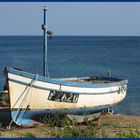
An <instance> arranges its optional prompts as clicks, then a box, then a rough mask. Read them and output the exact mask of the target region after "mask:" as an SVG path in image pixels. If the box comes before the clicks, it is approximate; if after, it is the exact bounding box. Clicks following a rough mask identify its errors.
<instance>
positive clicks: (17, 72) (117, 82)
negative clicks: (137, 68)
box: [7, 68, 128, 88]
mask: <svg viewBox="0 0 140 140" xmlns="http://www.w3.org/2000/svg"><path fill="white" fill-rule="evenodd" d="M7 71H8V72H9V73H12V74H15V75H19V76H23V77H26V78H30V79H35V77H36V74H31V73H28V72H24V71H20V70H16V69H13V68H7ZM96 78H97V79H98V80H107V81H114V82H113V83H103V84H96V83H72V82H68V81H60V80H54V79H49V78H47V77H43V76H38V78H37V80H38V81H41V82H47V83H52V84H57V85H58V84H59V85H64V86H72V87H81V88H104V87H113V86H119V85H122V84H127V83H128V80H123V79H118V78H111V77H96ZM77 79H80V78H77Z"/></svg>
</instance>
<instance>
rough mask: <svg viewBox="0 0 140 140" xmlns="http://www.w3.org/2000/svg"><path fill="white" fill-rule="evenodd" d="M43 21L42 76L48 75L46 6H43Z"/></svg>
mask: <svg viewBox="0 0 140 140" xmlns="http://www.w3.org/2000/svg"><path fill="white" fill-rule="evenodd" d="M43 11H44V23H43V25H42V29H43V76H45V77H47V76H48V77H49V72H48V65H47V6H44V9H43Z"/></svg>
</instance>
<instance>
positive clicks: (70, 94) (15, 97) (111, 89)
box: [5, 7, 128, 126]
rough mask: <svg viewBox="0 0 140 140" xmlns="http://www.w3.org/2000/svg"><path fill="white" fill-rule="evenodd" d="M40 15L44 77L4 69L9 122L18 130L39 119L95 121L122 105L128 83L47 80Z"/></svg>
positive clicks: (102, 79)
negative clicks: (53, 117)
mask: <svg viewBox="0 0 140 140" xmlns="http://www.w3.org/2000/svg"><path fill="white" fill-rule="evenodd" d="M43 11H44V24H43V25H42V29H43V31H44V36H43V37H44V54H43V55H44V59H43V61H44V62H43V63H44V65H43V66H44V68H43V69H44V75H43V76H41V75H38V74H32V73H30V72H25V71H23V70H20V69H17V68H6V69H5V74H6V77H7V78H6V79H7V80H6V81H7V85H8V93H9V99H10V110H11V116H12V121H13V122H15V123H16V124H17V125H19V126H33V125H35V124H39V123H40V122H38V121H36V120H35V119H34V118H35V117H36V116H40V115H57V114H62V115H64V114H65V115H67V116H68V117H69V118H70V119H71V120H73V121H77V122H83V121H84V119H85V116H86V117H87V118H88V119H89V120H90V119H93V118H98V117H99V116H100V114H101V112H102V111H103V110H105V109H108V108H110V107H111V106H112V105H114V104H117V103H119V102H120V101H122V100H123V99H124V98H125V96H126V93H127V83H128V80H125V79H119V78H113V77H108V76H107V77H99V76H92V77H71V78H58V79H57V78H55V79H54V78H50V77H49V76H48V75H47V33H48V32H47V27H46V21H47V20H46V13H47V7H45V8H44V9H43Z"/></svg>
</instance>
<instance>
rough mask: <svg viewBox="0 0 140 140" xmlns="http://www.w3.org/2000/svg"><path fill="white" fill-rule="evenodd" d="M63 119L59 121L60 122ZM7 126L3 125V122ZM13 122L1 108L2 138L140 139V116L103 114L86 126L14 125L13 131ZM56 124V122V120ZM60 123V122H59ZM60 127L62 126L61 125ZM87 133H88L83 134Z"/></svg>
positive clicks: (8, 114)
mask: <svg viewBox="0 0 140 140" xmlns="http://www.w3.org/2000/svg"><path fill="white" fill-rule="evenodd" d="M5 116H6V117H5ZM60 120H61V119H59V121H60ZM2 121H3V122H6V123H5V124H2V123H3V122H2ZM10 121H11V115H10V110H9V108H1V107H0V124H1V127H0V137H3V138H22V137H26V138H29V137H30V138H31V137H32V138H33V137H34V138H43V137H46V138H47V137H48V138H50V137H58V138H59V137H60V138H65V137H77V138H78V137H94V138H121V137H122V138H123V137H126V138H127V137H128V138H130V137H134V138H135V137H136V138H140V116H137V115H124V114H102V115H101V117H100V119H99V120H98V121H92V122H91V123H86V124H76V125H75V124H69V123H68V124H67V122H65V123H64V124H63V125H62V126H57V125H58V124H56V125H54V124H53V125H52V123H51V125H50V123H49V122H48V120H45V124H44V125H41V126H35V127H32V128H31V127H27V128H25V127H19V126H16V125H12V127H11V130H7V129H6V127H7V126H8V124H9V123H10ZM54 121H55V123H56V120H54ZM59 123H60V122H59ZM59 125H60V124H59ZM83 131H86V132H83Z"/></svg>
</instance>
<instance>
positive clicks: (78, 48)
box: [0, 36, 140, 115]
mask: <svg viewBox="0 0 140 140" xmlns="http://www.w3.org/2000/svg"><path fill="white" fill-rule="evenodd" d="M47 58H48V70H49V76H50V77H51V78H59V77H82V76H106V75H107V73H108V72H111V76H112V77H118V78H122V79H128V81H129V83H128V93H127V96H126V98H125V99H124V100H123V101H122V102H121V103H118V104H117V105H114V106H113V109H114V112H115V113H119V114H127V115H140V37H139V36H53V38H52V39H49V38H48V56H47ZM5 67H17V68H20V69H23V70H25V71H28V72H31V73H38V74H40V75H43V37H42V36H0V90H3V86H4V84H5V77H4V75H3V70H4V68H5Z"/></svg>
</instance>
